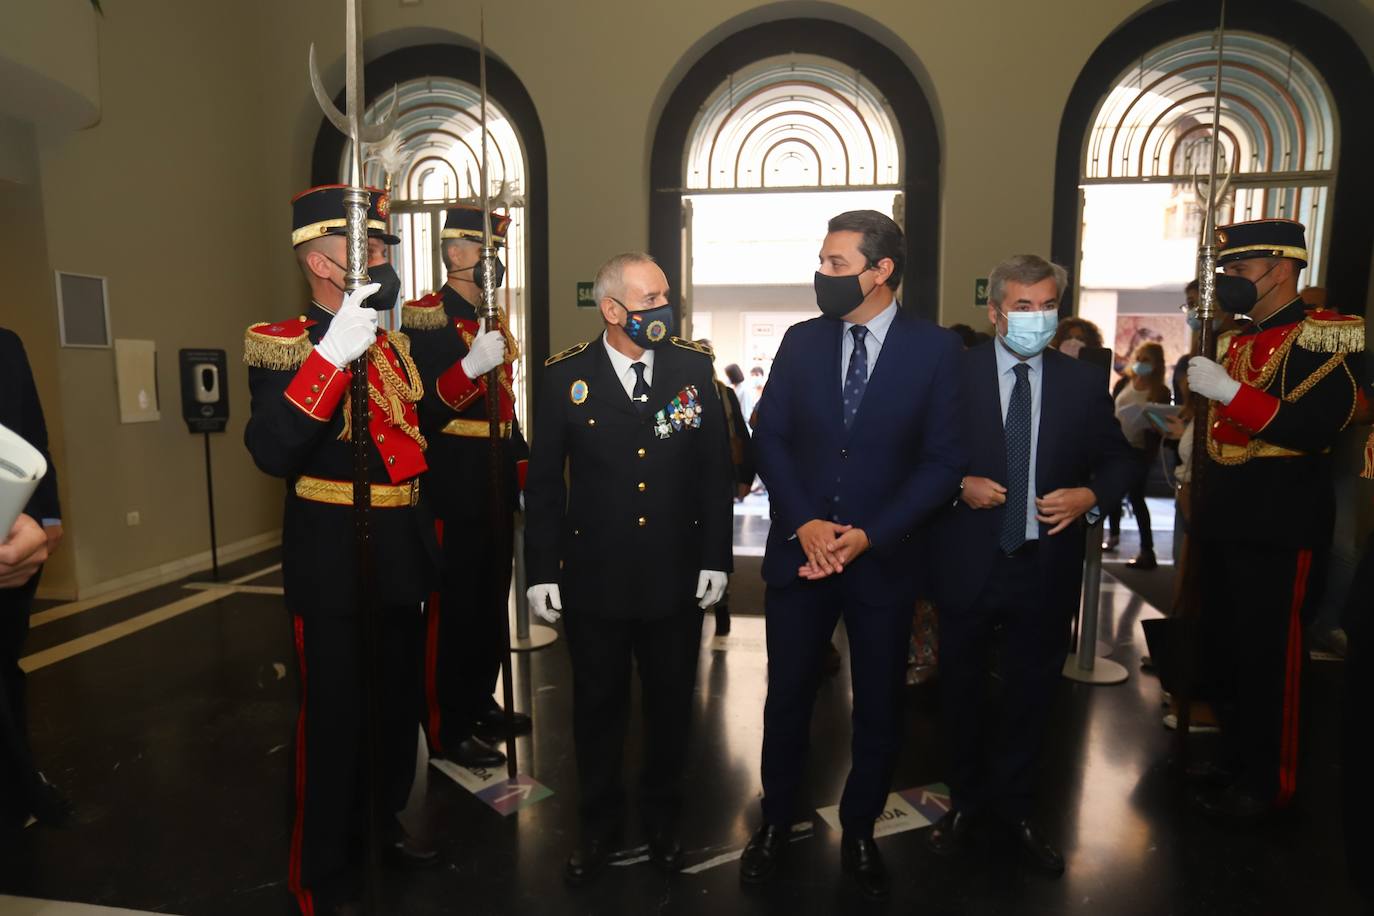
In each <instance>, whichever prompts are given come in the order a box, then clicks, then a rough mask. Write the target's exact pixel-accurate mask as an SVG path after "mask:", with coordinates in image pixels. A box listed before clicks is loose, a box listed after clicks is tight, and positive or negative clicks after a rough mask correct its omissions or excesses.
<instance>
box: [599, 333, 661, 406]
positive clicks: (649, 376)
mask: <svg viewBox="0 0 1374 916" xmlns="http://www.w3.org/2000/svg"><path fill="white" fill-rule="evenodd" d="M601 343H602V345H603V346H605V348H606V355H607V356H609V357H610V358H611V368H612V369H614V370H615V376H616V378H618V379H620V384H622V385H624V386H625V396H626V397H628V398H633V397H634V392H635V381H636V379H635V370H634V364H635V363H643V364H644V384H646V385H652V384H653V383H654V351H653V350H645V351H644V355H643V356H641V357H640V358H639V359H630V358H629V357H628V356H626V355H625V354H624V353H621V352H620V351H619V350H617V349H616V348H615V347H613V346H611V342H610V341H609V340H608V339H607V338H606V332H605V331H602V332H601Z"/></svg>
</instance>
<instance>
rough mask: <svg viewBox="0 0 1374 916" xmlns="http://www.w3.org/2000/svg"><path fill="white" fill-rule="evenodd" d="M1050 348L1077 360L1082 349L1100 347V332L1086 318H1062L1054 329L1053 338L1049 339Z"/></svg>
mask: <svg viewBox="0 0 1374 916" xmlns="http://www.w3.org/2000/svg"><path fill="white" fill-rule="evenodd" d="M1050 347H1051V348H1052V349H1055V350H1058V351H1059V352H1060V353H1063V354H1064V355H1065V356H1072V357H1073V358H1074V359H1077V358H1078V355H1079V354H1080V353H1082V352H1083V350H1084V349H1100V348H1101V347H1102V331H1101V330H1100V329H1099V328H1098V327H1097V325H1095V324H1093V323H1092V322H1091V321H1089V320H1088V319H1086V318H1079V317H1077V316H1072V317H1069V318H1064V319H1062V320H1061V321H1060V322H1059V326H1058V327H1057V328H1055V331H1054V337H1053V338H1051V339H1050Z"/></svg>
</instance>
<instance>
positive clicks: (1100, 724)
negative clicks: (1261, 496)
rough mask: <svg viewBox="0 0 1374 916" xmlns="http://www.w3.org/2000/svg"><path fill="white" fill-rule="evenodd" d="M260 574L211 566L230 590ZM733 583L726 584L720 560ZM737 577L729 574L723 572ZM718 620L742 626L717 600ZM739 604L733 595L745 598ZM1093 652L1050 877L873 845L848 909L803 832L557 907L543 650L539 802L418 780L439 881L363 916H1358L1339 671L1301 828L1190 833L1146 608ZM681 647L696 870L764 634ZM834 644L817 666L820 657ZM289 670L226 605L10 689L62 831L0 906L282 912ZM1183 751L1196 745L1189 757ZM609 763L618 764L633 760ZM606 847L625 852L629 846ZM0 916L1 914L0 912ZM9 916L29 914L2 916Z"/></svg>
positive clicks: (755, 691) (826, 776)
mask: <svg viewBox="0 0 1374 916" xmlns="http://www.w3.org/2000/svg"><path fill="white" fill-rule="evenodd" d="M274 562H276V557H275V556H273V555H270V554H269V555H263V556H259V557H254V558H251V559H249V560H246V561H242V562H240V563H237V564H234V565H233V566H232V567H230V568H226V570H225V574H224V576H223V577H222V578H224V579H226V580H227V579H231V578H234V577H239V576H243V575H244V574H246V573H248V572H251V571H252V570H254V569H262V568H264V567H267V566H269V565H270V564H272V563H274ZM741 565H742V566H745V565H746V564H741ZM744 574H748V573H747V572H746V573H744ZM276 583H279V577H278V576H276V575H274V574H267V575H264V576H262V577H260V578H257V579H253V580H251V581H249V582H248V583H247V584H248V585H253V586H262V585H267V586H271V585H273V584H276ZM183 586H184V583H175V584H173V585H170V586H163V587H161V588H159V589H156V590H153V591H152V592H150V593H147V594H143V595H138V596H131V597H129V598H125V599H122V600H121V601H118V602H114V603H112V604H110V605H108V606H105V607H102V608H95V609H91V610H89V611H85V612H83V613H81V614H77V615H74V616H72V617H69V618H66V619H65V620H58V621H53V622H51V623H46V624H43V625H41V626H39V627H37V628H35V630H34V631H33V642H32V644H31V647H30V651H38V650H40V649H44V648H49V647H51V646H54V645H58V644H60V643H63V642H65V641H67V640H70V639H73V638H76V637H77V636H81V635H83V634H87V633H91V632H96V631H99V630H100V629H101V628H102V627H108V626H110V625H112V624H117V623H118V622H119V621H120V620H127V619H129V618H132V617H135V616H136V615H138V614H140V613H143V612H146V611H148V610H149V609H151V608H154V607H157V606H159V605H165V604H167V603H169V602H172V601H176V600H178V599H180V598H184V597H185V596H187V595H189V594H192V593H193V592H191V591H189V590H187V589H185V588H184V587H183ZM737 594H738V595H740V598H739V600H737V602H736V610H737V611H745V610H749V609H750V608H748V607H746V606H745V604H746V601H745V598H744V597H743V596H744V595H746V594H757V592H756V591H755V590H752V589H748V588H740V589H738V590H737ZM750 600H752V599H750ZM1103 605H1104V609H1105V610H1104V614H1105V616H1104V619H1103V625H1102V637H1103V638H1104V639H1107V640H1108V641H1109V642H1113V643H1115V646H1116V648H1115V656H1114V657H1115V658H1116V659H1117V660H1118V661H1120V662H1121V663H1122V664H1124V665H1126V667H1127V669H1128V670H1129V671H1130V672H1131V677H1130V680H1129V681H1128V682H1127V683H1125V684H1123V685H1120V686H1117V687H1096V688H1094V687H1087V686H1082V685H1077V684H1072V683H1070V682H1068V681H1065V682H1064V684H1063V688H1062V691H1061V696H1060V697H1059V704H1060V705H1059V707H1058V711H1057V714H1056V716H1055V720H1054V724H1053V731H1052V734H1051V736H1050V738H1049V741H1048V746H1049V752H1048V754H1047V756H1046V760H1045V762H1044V774H1043V783H1042V784H1043V795H1042V805H1041V812H1040V817H1041V820H1042V822H1043V824H1044V825H1045V827H1046V829H1047V832H1048V833H1049V834H1050V835H1051V836H1053V837H1054V838H1056V839H1057V840H1058V841H1059V842H1061V843H1062V845H1063V848H1064V850H1065V853H1066V856H1067V858H1068V873H1067V875H1066V876H1065V877H1064V878H1063V879H1062V880H1059V881H1050V880H1046V879H1043V878H1040V877H1037V876H1035V875H1032V874H1028V873H1026V872H1024V871H1022V870H1021V869H1020V868H1019V867H1018V866H1016V865H1015V864H1014V863H1012V862H1011V861H1009V860H1003V859H1001V858H993V859H992V860H990V861H983V862H974V863H966V864H958V865H950V864H948V863H946V862H945V861H943V860H937V859H936V858H935V857H933V856H932V855H931V854H930V853H929V852H927V850H926V849H925V847H924V843H923V839H924V833H923V832H922V831H911V832H906V833H900V834H897V835H894V836H891V837H888V838H885V839H883V840H882V841H880V842H881V845H882V847H883V849H884V850H885V853H886V856H887V860H888V863H889V865H890V866H891V868H892V869H893V871H894V875H895V882H894V893H893V899H892V900H891V901H890V902H889V903H888V904H886V905H884V906H878V907H872V906H869V905H866V904H864V903H863V902H862V901H861V900H860V898H859V897H858V895H857V894H856V892H855V891H854V890H853V889H852V887H850V886H849V885H848V884H846V883H845V882H844V881H843V880H841V876H840V874H839V862H838V858H839V856H838V841H839V837H838V835H837V834H835V833H833V832H832V831H831V830H830V829H829V828H827V827H826V826H825V825H824V824H823V823H822V821H821V819H820V818H819V817H816V816H815V814H814V812H812V813H811V814H810V815H809V816H810V818H811V819H812V820H813V822H814V829H813V830H812V831H810V832H809V833H806V834H803V835H802V836H803V838H801V839H798V840H797V841H796V842H794V843H793V845H792V847H791V853H792V855H791V857H790V859H789V860H788V861H787V863H786V865H785V868H784V871H783V874H782V875H781V877H780V880H778V881H777V882H776V884H774V885H772V886H769V887H766V888H763V889H758V890H751V891H749V892H743V891H741V889H740V887H739V884H738V877H737V869H736V866H735V865H734V863H733V862H727V863H726V864H723V865H720V866H718V867H713V868H707V869H705V870H703V871H699V872H697V873H692V874H680V875H677V876H675V877H673V878H671V879H669V878H666V877H664V876H662V875H660V874H659V873H657V872H656V871H654V870H653V869H652V868H651V866H649V865H648V864H630V865H625V866H621V867H615V868H612V869H611V870H610V871H609V872H608V873H607V874H606V875H605V876H604V878H603V879H602V880H601V881H600V882H599V883H598V884H596V885H594V886H592V887H590V888H586V889H583V890H580V891H571V890H568V889H566V888H565V887H564V886H563V883H562V881H561V870H562V865H563V861H564V859H565V857H566V855H567V853H568V851H569V846H570V843H571V842H572V840H573V838H574V836H575V829H574V824H575V811H576V808H575V802H576V799H575V783H574V768H573V756H572V745H571V737H570V730H569V722H570V701H571V692H570V689H569V667H568V660H567V655H566V650H565V648H564V647H563V646H562V645H561V644H558V645H555V646H553V647H551V648H549V649H545V650H543V651H541V652H538V653H535V654H533V655H532V656H527V657H523V658H522V659H521V661H520V663H519V665H518V667H517V675H516V687H517V696H518V697H519V699H518V701H517V705H518V706H519V707H520V708H522V709H528V710H532V712H533V714H534V718H535V723H536V727H535V731H534V734H533V735H532V736H530V737H529V738H525V739H521V740H520V744H519V752H520V758H521V761H522V770H523V771H524V772H526V773H529V774H530V775H532V776H533V777H534V778H536V779H538V780H539V781H540V782H542V783H544V784H545V785H547V786H549V787H550V788H551V789H553V791H554V795H553V796H552V797H550V798H548V799H546V800H544V801H541V802H538V803H537V804H534V805H532V806H530V807H528V808H526V809H524V810H523V811H520V812H519V813H518V814H514V815H511V816H509V817H502V816H501V815H499V814H497V813H495V812H494V811H493V810H491V809H490V808H488V807H487V806H486V805H485V804H483V803H482V802H481V801H479V800H478V799H476V798H475V797H473V796H472V795H470V794H469V793H468V792H467V791H465V790H464V789H462V788H460V787H459V786H458V785H456V784H455V783H454V782H452V781H451V780H449V779H448V778H447V777H446V776H444V775H442V774H441V773H439V772H438V771H437V770H434V769H430V770H429V771H428V792H427V797H426V800H425V802H424V809H425V810H426V811H427V813H428V814H429V816H430V818H431V820H432V822H433V825H434V827H435V828H436V830H437V832H438V834H439V835H440V837H441V843H442V847H443V850H444V852H445V854H446V856H447V858H448V862H449V863H450V864H448V865H447V867H445V868H444V869H442V870H439V871H435V872H431V873H427V874H422V875H418V876H400V875H396V874H394V873H386V874H385V875H384V880H385V884H384V886H383V888H382V897H381V899H382V906H381V907H380V910H381V912H384V913H387V914H430V913H434V914H438V913H462V914H515V913H532V914H541V916H542V914H564V913H566V914H641V913H665V914H697V913H700V914H708V913H709V914H718V913H727V914H728V913H849V912H857V911H861V910H868V909H874V910H882V911H885V912H892V913H910V912H920V913H935V914H950V916H953V914H977V916H982V914H1056V913H1075V914H1078V913H1082V914H1109V916H1117V914H1122V916H1133V914H1142V916H1144V914H1151V916H1154V914H1198V916H1203V914H1208V916H1210V914H1229V913H1236V914H1279V913H1291V912H1301V913H1310V914H1345V913H1358V912H1362V911H1361V910H1360V909H1359V907H1358V905H1357V901H1356V898H1355V896H1354V892H1353V890H1352V889H1351V887H1350V885H1349V883H1348V881H1347V879H1346V867H1345V862H1344V858H1343V854H1342V850H1341V845H1340V822H1339V812H1340V799H1339V796H1338V791H1339V789H1338V783H1339V781H1338V778H1337V777H1338V775H1339V773H1338V770H1337V763H1336V729H1335V724H1336V720H1337V714H1338V711H1339V705H1338V693H1339V682H1340V674H1341V671H1340V665H1339V664H1338V663H1330V662H1328V663H1316V664H1314V665H1313V666H1312V669H1311V670H1312V676H1311V677H1310V678H1309V680H1308V682H1307V684H1306V694H1305V701H1306V708H1305V718H1304V722H1305V724H1306V732H1305V739H1306V740H1305V745H1304V761H1303V770H1302V777H1301V779H1302V787H1303V789H1302V794H1301V797H1300V805H1299V809H1298V811H1297V812H1296V815H1295V817H1293V818H1292V820H1291V821H1290V822H1289V823H1287V824H1285V825H1282V826H1275V827H1271V828H1266V829H1262V830H1249V831H1235V830H1228V829H1225V828H1222V827H1219V826H1217V825H1214V824H1212V823H1211V822H1209V821H1206V820H1204V819H1202V818H1200V817H1199V816H1196V815H1194V814H1193V813H1192V812H1191V811H1190V810H1189V809H1188V807H1187V806H1186V804H1184V803H1183V802H1182V801H1181V799H1180V798H1179V796H1178V793H1177V790H1176V788H1175V786H1174V783H1173V782H1172V780H1171V779H1170V777H1169V776H1168V774H1167V772H1166V765H1165V764H1166V756H1167V753H1168V750H1169V741H1170V733H1169V732H1167V731H1166V730H1165V729H1164V728H1163V727H1162V726H1161V725H1160V713H1161V709H1160V704H1159V687H1158V684H1157V682H1156V681H1155V680H1154V679H1153V678H1151V677H1150V676H1148V675H1142V674H1141V673H1140V672H1139V670H1138V664H1137V662H1138V653H1139V652H1140V650H1141V640H1140V638H1139V627H1138V625H1137V622H1138V619H1139V617H1140V616H1141V615H1142V614H1152V613H1153V611H1151V610H1150V609H1148V608H1147V607H1145V606H1144V604H1143V602H1142V601H1141V600H1140V599H1139V598H1137V597H1135V596H1133V595H1132V594H1131V593H1130V592H1129V591H1127V590H1126V589H1124V588H1123V587H1120V586H1117V585H1114V584H1112V583H1111V582H1110V580H1109V584H1108V587H1107V589H1106V590H1105V591H1104V599H1103ZM711 630H712V623H711V620H710V617H709V616H708V618H707V622H706V626H705V633H704V634H703V647H702V661H701V674H700V678H699V684H698V694H697V713H696V722H695V728H696V732H695V737H696V740H695V743H694V746H693V750H692V758H691V760H690V761H688V766H689V772H690V773H691V774H693V775H692V780H691V781H692V792H693V795H692V798H691V800H690V803H689V805H688V809H687V814H686V819H685V823H684V824H683V831H682V833H683V836H682V839H683V841H684V844H685V845H686V847H687V849H688V850H689V852H688V856H687V861H686V864H687V866H689V867H691V866H695V865H699V864H702V863H705V862H707V861H709V860H711V859H713V858H715V857H717V856H721V855H723V854H725V853H729V852H731V851H736V850H738V849H739V848H740V847H742V846H743V844H744V842H745V841H746V839H747V837H748V835H749V833H750V831H751V830H752V829H753V827H754V826H755V824H756V822H757V816H758V815H757V799H758V794H759V784H758V758H759V741H760V736H761V719H762V705H763V704H762V699H763V696H764V691H765V682H766V657H765V654H764V652H763V621H762V619H761V618H758V617H750V616H744V615H737V617H736V620H735V627H734V632H733V634H732V636H731V639H730V641H729V648H728V649H726V650H724V651H718V650H715V649H714V648H713V646H714V642H713V639H712V633H711ZM842 636H843V634H842V633H841V635H840V639H839V640H838V641H839V644H840V647H841V650H842V651H843V649H844V645H843V638H842ZM294 679H295V674H294V666H293V664H292V654H291V646H290V641H289V634H288V629H287V623H286V618H285V615H284V612H283V610H282V605H281V599H280V597H277V596H275V595H272V594H270V593H266V592H262V591H258V592H232V593H225V594H222V595H220V596H219V597H217V598H216V600H214V601H212V602H211V603H208V604H205V605H203V606H200V607H196V608H194V609H192V610H189V611H187V612H186V613H184V614H181V615H180V616H176V617H173V618H171V619H168V620H166V621H164V622H161V623H158V624H157V625H155V626H151V627H148V628H146V629H143V630H140V631H138V632H135V633H132V634H131V635H127V636H124V637H123V638H120V639H117V640H114V641H112V642H110V643H108V644H106V645H102V646H100V647H98V648H94V649H91V650H89V651H86V652H84V653H82V654H80V655H77V656H75V657H73V658H69V659H65V660H62V661H58V662H55V663H52V664H50V665H48V666H46V667H43V668H41V669H39V670H37V671H36V672H34V673H33V674H32V675H31V680H30V685H31V695H32V698H33V704H32V706H33V733H34V741H35V744H36V746H37V750H38V753H39V755H40V757H41V759H42V761H43V763H44V766H45V768H46V769H47V771H48V772H49V774H50V775H51V776H52V777H53V778H54V780H56V781H58V782H60V783H61V784H62V785H63V786H65V787H66V788H67V789H68V790H69V792H70V793H71V795H72V796H73V798H74V799H75V801H76V802H77V804H78V805H79V807H80V811H81V816H80V823H79V825H78V826H76V827H75V828H73V829H71V830H68V831H63V832H53V831H48V830H44V829H40V828H37V827H33V828H30V829H28V830H26V831H24V832H23V834H22V835H21V836H20V837H18V838H17V839H15V840H13V841H11V842H10V843H9V845H8V847H7V848H5V849H4V850H0V853H2V854H0V893H3V894H13V895H20V896H27V897H37V898H45V899H51V900H68V901H80V902H85V903H95V904H101V905H104V906H114V907H128V908H131V909H136V910H147V911H156V912H166V913H179V914H188V916H219V914H226V916H227V914H269V916H276V914H283V916H284V914H288V913H291V912H292V911H293V910H292V907H291V905H290V902H289V900H288V897H287V895H286V892H285V889H284V879H285V866H286V847H287V839H288V822H287V810H288V807H287V802H288V798H289V796H288V777H287V773H288V763H289V759H290V757H289V746H288V742H289V741H290V739H291V734H292V727H293V724H294V705H295V697H296V693H295V680H294ZM936 691H938V685H929V686H924V687H919V688H913V690H912V692H911V693H910V696H909V698H910V703H909V707H908V712H907V717H906V718H907V729H906V744H905V750H904V751H903V754H902V759H901V763H900V765H899V767H898V773H897V778H896V781H895V785H894V789H905V788H909V787H915V786H920V785H925V784H929V783H933V782H937V781H939V780H940V779H941V777H942V768H943V763H942V759H941V747H940V743H939V740H938V737H937V734H936V727H935V717H934V710H935V707H936V700H937V693H936ZM848 712H849V696H848V688H847V679H846V678H845V677H843V676H841V677H840V678H837V679H832V680H830V681H828V682H827V683H825V684H824V685H823V686H822V688H821V690H820V695H819V698H818V703H817V707H816V716H815V722H814V731H813V735H812V744H813V750H812V754H813V759H812V766H811V768H810V774H809V787H808V789H809V794H810V800H811V803H812V807H813V808H814V807H821V806H826V805H831V804H834V803H836V802H837V801H838V797H839V790H840V786H841V784H842V781H843V777H844V772H845V765H846V761H847V757H848V739H849V725H848ZM1205 744H1206V742H1205V740H1204V739H1199V745H1200V746H1201V747H1202V748H1203V749H1204V750H1205ZM630 754H631V757H637V755H638V748H637V746H636V745H634V743H633V742H632V746H631V748H630ZM628 840H629V842H630V845H633V844H634V843H637V842H638V837H637V833H636V832H635V831H634V829H633V824H632V825H631V833H630V836H629V837H628ZM5 907H6V904H5V903H4V901H3V899H0V914H4V913H5V912H7V911H6V908H5ZM10 912H19V910H10ZM23 912H30V911H27V910H25V911H23Z"/></svg>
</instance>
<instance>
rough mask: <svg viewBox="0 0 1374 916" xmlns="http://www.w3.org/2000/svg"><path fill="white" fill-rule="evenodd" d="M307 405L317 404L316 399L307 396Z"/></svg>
mask: <svg viewBox="0 0 1374 916" xmlns="http://www.w3.org/2000/svg"><path fill="white" fill-rule="evenodd" d="M305 403H307V404H314V403H315V399H314V398H312V397H310V396H309V395H306V397H305Z"/></svg>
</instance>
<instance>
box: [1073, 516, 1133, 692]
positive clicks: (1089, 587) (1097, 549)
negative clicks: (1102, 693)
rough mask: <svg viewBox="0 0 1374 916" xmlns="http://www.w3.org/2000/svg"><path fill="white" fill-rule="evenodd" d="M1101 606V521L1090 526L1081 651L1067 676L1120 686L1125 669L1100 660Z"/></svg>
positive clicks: (1080, 623)
mask: <svg viewBox="0 0 1374 916" xmlns="http://www.w3.org/2000/svg"><path fill="white" fill-rule="evenodd" d="M1101 605H1102V518H1101V517H1099V518H1098V519H1097V520H1096V521H1094V522H1093V523H1091V524H1090V525H1088V533H1087V544H1086V545H1085V548H1084V551H1083V606H1082V609H1081V610H1080V611H1079V617H1078V651H1077V652H1075V653H1074V654H1073V655H1072V656H1070V657H1069V658H1068V659H1067V660H1065V662H1064V676H1065V677H1066V678H1068V679H1069V680H1071V681H1078V682H1079V683H1083V684H1120V683H1121V682H1122V681H1125V680H1126V678H1127V674H1126V669H1125V668H1124V667H1122V666H1121V665H1118V664H1117V663H1116V662H1114V661H1112V660H1111V659H1107V658H1098V657H1097V617H1098V613H1099V612H1100V610H1101Z"/></svg>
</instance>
